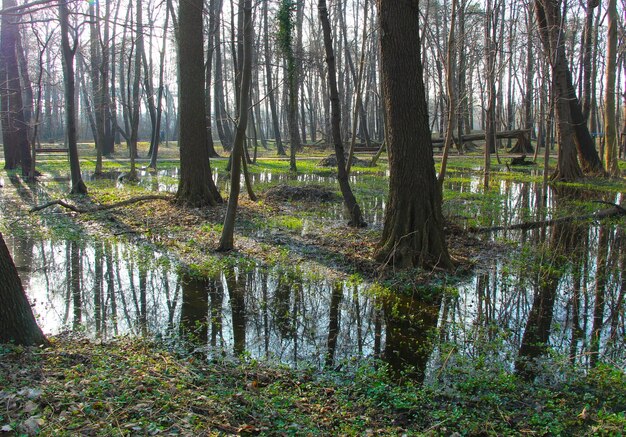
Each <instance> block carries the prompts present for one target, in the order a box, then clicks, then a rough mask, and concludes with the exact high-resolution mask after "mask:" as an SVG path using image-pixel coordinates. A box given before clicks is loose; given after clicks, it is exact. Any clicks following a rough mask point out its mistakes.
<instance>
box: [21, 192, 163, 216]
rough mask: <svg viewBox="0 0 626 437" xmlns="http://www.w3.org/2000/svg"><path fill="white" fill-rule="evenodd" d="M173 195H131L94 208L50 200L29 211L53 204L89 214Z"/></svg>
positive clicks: (35, 210)
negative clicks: (131, 196) (128, 197)
mask: <svg viewBox="0 0 626 437" xmlns="http://www.w3.org/2000/svg"><path fill="white" fill-rule="evenodd" d="M173 199H174V198H173V196H171V195H169V194H153V195H148V196H139V197H133V198H130V199H126V200H122V201H121V202H116V203H111V204H109V205H97V206H95V207H94V208H79V207H77V206H74V205H71V204H69V203H67V202H65V201H63V200H53V201H52V202H48V203H44V204H43V205H38V206H35V207H33V208H31V210H30V211H29V212H30V213H33V212H37V211H41V210H43V209H46V208H48V207H50V206H54V205H59V206H62V207H63V208H67V209H69V210H71V211H74V212H77V213H79V214H89V213H93V212H98V211H106V210H109V209H113V208H120V207H122V206H126V205H131V204H133V203H137V202H145V201H147V200H173Z"/></svg>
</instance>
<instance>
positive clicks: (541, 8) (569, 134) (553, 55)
mask: <svg viewBox="0 0 626 437" xmlns="http://www.w3.org/2000/svg"><path fill="white" fill-rule="evenodd" d="M559 4H560V1H558V2H555V1H553V0H535V13H536V16H537V22H538V24H539V32H540V36H541V40H542V42H543V46H544V49H545V51H546V53H547V54H548V55H549V57H550V65H551V68H552V79H553V92H554V99H555V102H556V104H555V114H556V120H557V129H558V134H559V162H558V164H557V169H556V172H555V174H554V175H553V179H556V180H575V179H577V178H579V177H581V176H582V174H583V173H585V174H592V175H598V174H602V173H603V169H602V163H601V162H600V157H599V156H598V152H597V151H596V149H595V145H594V144H593V140H592V139H591V135H590V134H589V129H588V128H587V126H586V124H585V120H584V117H583V113H582V109H581V106H580V102H579V101H578V98H577V97H576V92H575V90H574V86H573V83H572V74H571V71H570V69H569V66H568V62H567V58H566V55H565V44H564V35H563V28H562V20H561V11H560V9H559ZM576 153H577V154H578V160H579V161H580V165H579V163H578V162H577V161H576V156H575V155H576Z"/></svg>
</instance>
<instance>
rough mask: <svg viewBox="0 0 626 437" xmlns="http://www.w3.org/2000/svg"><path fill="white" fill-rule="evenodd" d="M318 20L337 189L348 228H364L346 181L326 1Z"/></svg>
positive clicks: (320, 2) (347, 180)
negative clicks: (322, 38)
mask: <svg viewBox="0 0 626 437" xmlns="http://www.w3.org/2000/svg"><path fill="white" fill-rule="evenodd" d="M318 12H319V18H320V21H321V23H322V32H323V35H324V49H325V53H326V63H327V64H328V87H329V89H330V92H329V94H330V105H331V128H332V136H333V143H334V145H335V156H336V157H337V179H338V180H339V188H340V189H341V195H342V196H343V201H344V204H345V206H346V209H347V210H348V211H349V213H350V222H349V223H348V224H349V225H350V226H356V227H362V226H365V222H364V221H363V217H362V216H361V208H359V204H358V203H357V201H356V198H355V197H354V194H353V193H352V189H351V188H350V181H349V179H348V170H347V168H346V163H345V155H344V149H343V142H342V140H341V107H340V103H339V91H338V89H337V71H336V67H335V52H334V50H333V41H332V34H331V29H330V21H329V19H328V9H327V7H326V0H319V2H318Z"/></svg>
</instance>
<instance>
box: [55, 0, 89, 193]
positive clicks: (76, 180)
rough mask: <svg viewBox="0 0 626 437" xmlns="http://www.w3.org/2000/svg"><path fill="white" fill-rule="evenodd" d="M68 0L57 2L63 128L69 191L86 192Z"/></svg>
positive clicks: (74, 37) (74, 39)
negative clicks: (59, 26) (68, 173)
mask: <svg viewBox="0 0 626 437" xmlns="http://www.w3.org/2000/svg"><path fill="white" fill-rule="evenodd" d="M67 4H68V0H61V1H60V2H59V19H60V20H61V52H62V55H63V56H62V60H63V84H64V85H65V123H66V126H65V129H66V131H67V133H66V135H67V148H68V152H69V156H70V175H71V182H72V187H71V191H70V192H71V193H72V194H87V186H86V185H85V183H84V182H83V177H82V175H81V173H80V161H79V160H78V144H77V143H78V138H77V135H76V99H75V94H76V78H75V73H74V55H75V54H76V48H77V46H78V37H77V36H76V33H75V32H74V33H73V35H72V40H73V44H71V45H70V18H69V15H70V12H69V9H68V6H67Z"/></svg>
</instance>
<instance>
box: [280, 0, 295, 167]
mask: <svg viewBox="0 0 626 437" xmlns="http://www.w3.org/2000/svg"><path fill="white" fill-rule="evenodd" d="M293 33H294V20H293V4H292V2H291V0H282V1H281V3H280V8H279V9H278V45H279V46H280V50H281V51H282V54H283V56H284V57H285V63H286V64H287V72H286V74H287V77H286V80H287V91H288V95H289V101H288V104H287V120H288V123H287V124H288V125H289V150H290V153H289V169H290V170H291V171H293V172H295V171H296V150H298V148H299V147H300V131H299V130H298V74H299V71H298V70H299V69H298V64H297V62H296V56H295V54H294V50H293Z"/></svg>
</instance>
